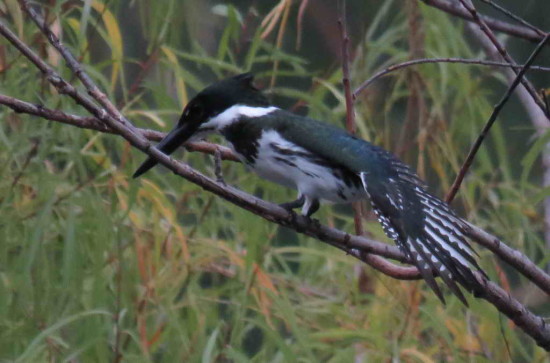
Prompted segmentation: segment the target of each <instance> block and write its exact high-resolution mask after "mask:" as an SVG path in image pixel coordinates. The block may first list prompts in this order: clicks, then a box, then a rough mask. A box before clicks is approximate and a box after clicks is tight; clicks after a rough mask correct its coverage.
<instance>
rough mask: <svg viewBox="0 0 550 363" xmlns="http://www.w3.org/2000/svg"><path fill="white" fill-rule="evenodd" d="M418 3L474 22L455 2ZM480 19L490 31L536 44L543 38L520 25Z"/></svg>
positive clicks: (484, 18)
mask: <svg viewBox="0 0 550 363" xmlns="http://www.w3.org/2000/svg"><path fill="white" fill-rule="evenodd" d="M418 1H421V2H423V3H424V4H426V5H428V6H431V7H434V8H437V9H439V10H442V11H444V12H446V13H449V14H451V15H454V16H457V17H459V18H462V19H464V20H467V21H471V22H474V18H473V17H472V14H471V13H469V12H468V11H467V10H465V9H464V8H463V7H462V6H460V5H459V4H458V3H457V2H456V1H446V0H418ZM481 18H482V19H483V21H485V23H487V25H488V26H489V27H490V28H491V29H493V30H496V31H499V32H502V33H506V34H509V35H512V36H514V37H517V38H522V39H526V40H529V41H531V42H536V43H538V42H540V41H541V40H542V38H543V36H542V35H541V34H539V33H538V32H536V31H534V30H532V29H530V28H528V27H525V26H522V25H514V24H510V23H508V22H505V21H501V20H496V19H493V18H490V17H488V16H481Z"/></svg>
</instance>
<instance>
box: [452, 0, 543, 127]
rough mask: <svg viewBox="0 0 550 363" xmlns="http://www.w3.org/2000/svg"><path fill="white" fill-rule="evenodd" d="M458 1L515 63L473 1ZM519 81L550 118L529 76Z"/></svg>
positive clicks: (502, 51) (506, 59) (504, 57)
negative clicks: (528, 78)
mask: <svg viewBox="0 0 550 363" xmlns="http://www.w3.org/2000/svg"><path fill="white" fill-rule="evenodd" d="M458 1H460V3H461V4H462V6H463V7H464V8H465V9H466V10H468V12H470V14H471V15H472V18H473V19H474V22H476V23H477V24H478V25H479V27H480V28H481V30H482V31H483V33H485V36H486V37H487V38H488V39H489V40H490V41H491V43H493V45H494V47H495V48H496V49H497V50H498V52H499V53H500V55H501V56H502V58H503V59H504V60H505V61H506V62H508V63H510V64H515V63H516V62H515V61H514V60H513V59H512V57H511V56H510V54H508V51H507V50H506V48H504V47H503V46H502V44H500V42H499V41H498V39H497V38H496V36H495V34H494V33H493V31H492V30H491V28H489V26H488V25H487V23H486V22H485V20H484V19H483V18H482V17H480V16H479V14H478V12H477V9H476V8H475V6H474V4H473V3H472V1H471V0H458ZM545 43H546V42H543V41H541V43H539V44H543V46H544V44H545ZM512 70H513V71H514V73H515V74H516V76H517V75H519V72H520V71H518V70H517V69H515V68H512ZM524 73H525V72H524ZM519 81H520V82H521V84H522V85H523V86H524V87H525V89H526V90H527V92H529V94H530V95H531V97H533V101H535V103H536V104H537V106H539V108H540V109H541V110H542V112H544V114H545V115H546V117H547V118H549V119H550V114H549V113H548V110H546V107H544V103H543V102H542V100H541V99H540V97H539V95H538V94H537V91H536V90H535V88H534V87H533V85H532V84H531V82H529V80H527V78H524V77H523V75H522V76H521V77H520V79H519Z"/></svg>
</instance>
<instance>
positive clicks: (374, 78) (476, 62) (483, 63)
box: [353, 58, 550, 101]
mask: <svg viewBox="0 0 550 363" xmlns="http://www.w3.org/2000/svg"><path fill="white" fill-rule="evenodd" d="M431 63H459V64H468V65H476V66H490V67H505V68H516V69H521V68H523V66H522V65H519V64H509V63H503V62H494V61H487V60H481V59H464V58H423V59H413V60H410V61H406V62H403V63H397V64H392V65H391V66H389V67H386V68H384V69H382V70H380V71H378V72H376V73H375V74H374V75H373V76H372V77H370V78H369V79H367V80H366V81H365V82H363V83H361V84H360V85H359V87H357V88H356V89H355V91H353V100H354V101H355V100H357V96H359V94H360V93H361V92H363V91H364V90H365V89H366V88H367V87H368V86H370V85H371V84H373V83H374V82H375V81H377V80H378V79H380V78H382V77H384V76H385V75H387V74H389V73H392V72H395V71H397V70H399V69H402V68H407V67H412V66H416V65H419V64H431ZM530 69H531V70H534V71H543V72H550V67H541V66H531V68H530Z"/></svg>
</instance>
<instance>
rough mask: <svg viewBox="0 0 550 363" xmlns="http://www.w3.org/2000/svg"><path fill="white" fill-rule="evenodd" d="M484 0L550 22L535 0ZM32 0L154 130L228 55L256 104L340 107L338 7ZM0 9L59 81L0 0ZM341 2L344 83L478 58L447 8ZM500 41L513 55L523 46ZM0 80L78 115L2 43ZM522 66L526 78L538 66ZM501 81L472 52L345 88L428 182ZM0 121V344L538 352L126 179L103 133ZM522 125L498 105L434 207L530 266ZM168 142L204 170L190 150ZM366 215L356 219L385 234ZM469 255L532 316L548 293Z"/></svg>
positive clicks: (455, 312)
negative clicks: (450, 199) (457, 181)
mask: <svg viewBox="0 0 550 363" xmlns="http://www.w3.org/2000/svg"><path fill="white" fill-rule="evenodd" d="M304 3H306V5H307V6H306V5H304ZM411 4H412V5H411ZM415 4H416V5H415ZM502 4H503V5H506V6H511V8H512V9H513V10H514V11H516V13H517V14H519V15H521V16H523V17H525V18H527V19H529V20H530V21H532V22H533V23H536V24H537V25H538V26H539V27H541V28H543V29H544V27H546V28H548V27H549V25H550V23H549V22H550V21H549V20H548V18H547V17H546V18H544V17H542V15H541V14H544V12H545V11H546V13H548V11H550V4H546V2H544V1H541V0H531V1H526V2H522V4H521V5H520V4H517V3H516V2H514V1H512V0H510V1H503V2H502ZM42 5H43V6H45V7H46V8H47V9H48V12H49V15H50V18H49V19H50V20H51V21H52V22H53V23H52V25H51V26H52V28H53V29H54V31H56V32H57V33H58V34H60V35H61V36H62V38H63V40H64V42H65V44H66V45H67V46H69V47H70V48H71V49H72V50H73V51H74V53H75V54H78V55H80V57H81V61H82V62H83V64H84V65H86V71H87V72H89V74H90V75H92V76H93V77H94V79H95V80H96V81H97V82H98V83H99V84H100V86H101V87H102V88H103V90H104V91H106V92H107V93H108V94H109V96H110V98H111V99H112V100H116V102H117V104H118V106H119V107H120V109H121V110H122V111H123V112H124V114H125V115H126V116H127V117H128V118H130V119H131V120H132V121H133V122H134V123H136V124H137V125H139V126H141V127H145V128H153V129H159V130H163V131H168V130H169V129H170V128H171V127H172V125H173V123H174V122H175V121H176V119H177V118H178V116H179V113H180V112H181V109H182V108H183V106H184V105H185V104H186V103H187V101H188V100H189V99H190V98H191V97H192V96H193V95H194V94H195V93H196V92H197V91H199V90H200V89H202V88H203V87H204V86H206V85H208V84H209V83H211V82H212V81H214V80H217V79H220V78H222V77H225V76H229V75H233V74H235V73H237V72H243V71H248V70H251V71H254V72H255V73H256V74H257V83H258V84H259V85H261V86H262V87H263V88H265V89H266V92H267V93H268V94H269V95H270V97H271V99H272V100H273V102H274V103H276V104H278V105H280V106H282V107H285V108H290V109H293V110H294V111H295V112H297V113H301V114H308V115H310V116H312V117H315V118H318V119H322V120H325V121H327V122H331V123H335V124H339V125H343V124H344V123H343V119H344V116H345V103H344V97H343V91H342V87H341V78H342V73H341V57H340V35H339V32H338V28H337V18H336V14H337V12H336V2H330V1H321V0H317V1H309V2H305V1H302V2H299V1H295V2H292V1H285V0H283V1H280V2H277V1H256V2H254V1H252V2H250V1H244V0H243V1H228V2H224V3H217V2H214V1H193V0H186V1H175V0H166V1H156V2H152V1H143V0H135V1H124V0H119V1H117V0H112V1H106V2H102V1H97V0H94V1H84V2H83V3H80V2H73V1H44V2H42ZM302 7H303V9H305V10H304V12H303V13H301V12H300V9H301V8H302ZM514 7H515V9H514ZM545 8H546V9H545ZM483 9H484V10H485V9H486V8H483ZM488 12H489V13H491V12H490V11H488ZM0 14H2V19H1V20H2V22H5V23H7V24H8V25H9V26H10V28H11V29H13V30H14V31H15V32H16V33H17V34H18V35H19V36H20V37H21V38H22V39H24V40H25V41H26V42H27V43H29V44H31V45H32V47H33V48H34V49H35V50H37V51H40V53H41V55H42V56H43V57H44V59H47V61H48V62H49V63H50V64H52V65H54V66H56V68H57V69H58V71H59V72H60V73H61V74H63V75H64V76H65V78H66V79H69V80H70V79H73V78H72V76H71V74H70V73H69V71H68V70H67V69H66V68H65V67H64V64H63V61H62V60H61V59H60V58H59V56H58V55H57V54H56V53H55V52H54V51H53V50H52V48H51V47H50V45H49V44H48V43H47V41H46V39H45V38H44V37H43V36H42V35H41V34H40V33H39V31H38V30H37V28H36V27H35V26H34V25H33V24H31V22H30V21H28V20H27V19H26V18H25V16H24V15H23V13H22V12H21V10H20V9H19V7H18V5H17V2H16V1H14V0H6V1H4V2H2V3H0ZM348 14H349V19H348V21H349V33H350V36H351V41H352V53H353V64H352V84H353V85H355V86H357V85H359V83H360V82H362V81H363V80H365V79H367V78H368V77H369V76H371V75H372V74H374V73H375V71H376V70H378V69H380V68H383V67H385V66H387V65H390V64H393V63H396V62H399V61H404V60H407V59H411V58H416V57H464V58H484V54H483V52H482V51H481V50H480V49H479V48H478V46H477V44H476V43H475V41H474V40H473V39H472V38H471V37H470V36H469V35H468V34H467V33H466V32H465V31H464V29H463V27H464V23H462V22H461V21H459V20H457V19H455V18H452V17H450V16H449V15H447V14H444V13H442V12H441V11H438V10H436V9H433V8H430V7H427V6H424V5H422V4H420V3H418V4H417V3H413V2H403V1H391V0H390V1H377V0H369V1H349V4H348ZM502 39H503V40H506V41H507V44H508V45H509V50H510V51H511V53H512V54H513V55H514V56H515V57H516V58H517V59H518V60H522V59H524V58H525V57H526V56H527V54H528V53H529V52H530V51H531V49H532V47H533V46H534V45H533V44H531V43H527V42H525V41H520V40H517V39H505V37H502ZM549 57H550V52H549V51H548V50H545V51H544V52H543V53H542V55H541V56H540V57H539V60H538V62H537V63H539V64H543V65H544V63H546V64H545V65H546V66H550V63H549V62H548V60H549V59H550V58H549ZM0 77H1V78H0V93H2V94H9V95H10V96H13V97H17V98H20V99H24V100H27V101H30V102H34V103H37V104H42V105H44V106H47V107H50V108H58V109H62V110H65V111H68V112H72V113H80V114H84V113H83V110H82V109H81V108H80V107H79V106H78V105H75V104H74V103H73V102H72V101H70V100H69V99H68V98H66V97H63V96H60V95H58V94H57V93H56V92H55V91H54V90H53V89H52V88H51V87H50V86H49V85H48V84H47V82H46V81H45V80H44V79H42V77H41V76H40V74H39V73H38V71H37V70H36V69H35V68H34V67H33V66H32V65H31V64H29V63H28V62H26V61H25V60H23V58H22V57H21V56H20V55H19V54H18V52H17V51H15V50H14V49H13V47H11V46H10V45H8V44H7V43H6V42H5V41H4V40H0ZM531 78H532V79H533V80H534V81H535V84H536V86H538V87H544V86H545V85H546V84H548V80H549V77H548V75H547V74H544V73H537V74H536V76H535V75H534V74H533V76H532V77H531ZM505 88H506V87H505V82H504V79H503V78H502V76H501V73H499V71H498V70H495V69H491V68H486V67H472V66H466V65H456V64H437V65H433V64H432V65H423V66H417V67H415V68H409V69H408V70H404V71H400V72H396V73H393V74H392V75H391V76H389V77H386V78H384V79H383V80H381V81H379V82H377V83H375V84H374V85H373V86H372V87H370V88H368V89H367V91H366V92H365V93H363V94H362V95H361V98H360V99H359V101H358V102H357V107H356V110H357V127H358V133H359V134H360V136H361V137H363V138H365V139H367V140H371V141H372V142H374V143H376V144H379V145H382V146H384V147H385V148H387V149H390V150H393V151H394V152H395V153H397V154H398V155H400V157H401V158H402V159H404V160H405V161H406V162H408V163H410V164H411V165H413V166H415V168H416V169H417V171H418V173H419V174H420V175H421V176H422V177H423V178H426V179H427V180H428V182H429V184H430V186H431V187H432V189H431V190H432V192H434V193H435V194H436V195H440V196H442V195H444V194H445V193H446V191H447V190H448V189H449V187H450V184H451V183H452V181H453V179H454V177H455V175H456V173H457V171H458V169H459V168H460V165H461V163H462V162H463V160H464V158H465V155H466V152H467V150H468V148H469V146H470V144H471V143H472V141H473V140H474V139H475V137H476V136H477V134H478V133H479V131H480V129H481V128H482V126H483V124H484V122H485V121H486V119H487V118H488V116H489V114H490V113H491V110H492V105H493V103H494V102H495V100H497V99H498V97H500V95H501V94H502V93H503V92H504V90H505ZM0 119H1V120H2V122H1V123H0V145H1V146H2V147H1V148H0V216H1V218H0V360H6V361H11V360H15V361H20V362H31V361H32V362H36V361H56V362H57V361H75V362H77V361H105V360H113V361H120V360H122V361H154V362H172V361H202V362H213V361H254V362H268V361H269V362H272V361H273V362H292V361H311V362H316V361H330V362H342V361H352V360H356V361H389V360H394V361H405V362H416V361H421V362H432V361H433V362H435V361H450V360H454V361H466V360H468V361H481V362H482V361H525V362H534V361H538V362H542V361H548V357H547V355H546V354H545V353H544V352H543V351H542V350H541V349H540V348H537V347H536V345H535V344H534V343H533V342H532V341H531V340H530V339H529V338H527V337H525V336H524V335H523V334H522V333H521V332H519V331H518V330H517V329H515V328H514V326H513V324H511V323H509V322H508V321H507V320H506V318H503V317H500V316H499V314H498V312H497V311H496V310H495V309H494V308H493V307H492V306H490V305H489V304H487V303H486V302H484V301H477V300H475V299H473V298H472V299H470V302H471V309H470V310H467V309H466V308H464V307H463V306H462V305H461V304H460V302H459V301H458V300H456V299H454V298H453V297H450V296H449V298H448V304H447V306H446V307H445V306H443V305H441V303H440V302H439V301H438V300H437V298H436V297H435V295H433V293H432V292H431V291H429V290H428V289H426V287H425V284H424V283H423V282H409V281H397V280H393V279H390V278H388V277H386V276H383V275H381V274H379V273H377V272H375V271H373V270H372V269H369V268H368V267H365V266H364V265H361V264H358V262H357V261H356V260H354V259H353V258H351V257H349V256H345V255H344V254H343V253H341V252H339V251H337V250H335V249H334V248H331V247H329V246H326V245H324V244H322V243H320V242H319V241H316V240H313V239H310V238H306V237H304V236H301V235H297V234H296V233H295V232H292V231H289V230H286V229H282V228H279V227H277V226H274V225H272V224H270V223H267V222H265V221H263V220H261V219H259V218H257V217H256V216H254V215H252V214H250V213H248V212H246V211H243V210H242V209H239V208H237V207H235V206H233V205H231V204H229V203H227V202H225V201H222V200H220V199H219V198H216V197H214V196H212V195H210V194H208V193H206V192H204V191H202V190H200V189H199V188H198V187H197V186H195V185H193V184H190V183H188V182H186V181H185V180H183V179H181V178H178V177H176V176H174V175H172V174H171V173H167V172H165V170H163V169H162V168H158V169H157V170H155V171H153V172H151V173H149V174H147V175H146V176H145V177H142V178H141V179H139V180H131V179H130V177H129V176H130V175H131V174H132V173H133V171H134V170H135V168H136V167H137V166H138V164H139V163H141V162H142V161H143V159H144V156H143V155H141V154H139V153H138V152H137V151H135V150H131V148H130V147H129V145H128V144H127V143H124V142H122V141H121V140H120V139H119V138H114V137H112V136H109V135H106V134H101V133H97V132H94V131H90V130H82V129H78V128H74V127H70V126H67V125H62V124H59V123H54V122H46V121H44V120H42V119H39V118H33V117H30V116H28V115H21V114H17V113H14V112H12V111H11V110H9V109H7V108H4V107H2V108H0ZM533 134H534V130H533V127H532V126H531V123H530V122H529V121H528V120H527V116H526V115H525V112H524V110H523V109H522V108H521V106H520V105H519V103H517V101H516V100H513V101H512V102H510V103H509V104H508V105H507V106H506V109H505V112H504V113H503V115H502V117H501V119H499V121H498V122H497V124H496V125H495V127H494V128H493V129H492V131H491V136H490V138H489V139H488V140H487V142H486V143H485V144H484V146H483V147H482V149H481V152H480V154H479V156H478V157H477V159H476V162H475V164H474V167H473V169H472V172H471V173H470V174H469V176H468V178H467V180H466V182H465V183H464V185H463V187H462V189H461V191H460V193H459V197H458V198H457V199H456V201H455V202H454V204H453V206H454V207H455V208H456V209H457V210H458V211H459V212H460V214H461V215H462V216H463V217H465V218H466V219H468V220H469V221H471V222H472V223H474V224H477V225H479V226H481V227H483V228H485V229H487V230H488V231H491V232H493V233H496V234H497V235H498V236H499V237H501V238H502V239H503V240H504V241H507V243H509V244H510V245H511V246H512V247H514V248H517V249H519V250H521V251H523V252H524V253H525V254H526V255H527V256H528V257H530V258H531V259H532V260H534V261H536V262H537V263H538V264H539V265H541V266H544V265H545V264H548V263H550V255H549V254H548V252H547V250H545V247H544V246H545V242H544V239H543V222H544V220H543V215H542V213H541V207H540V202H541V201H542V200H543V198H544V197H545V196H547V195H548V190H546V189H542V188H541V187H540V185H541V177H542V170H541V168H540V166H539V165H540V162H539V160H538V157H539V154H540V152H541V150H542V147H541V145H540V143H536V142H534V139H533V138H532V136H533ZM180 156H182V157H183V158H184V160H186V161H187V162H189V163H190V164H191V165H193V166H195V167H197V168H199V169H200V170H203V171H205V172H206V173H209V174H213V161H212V158H211V157H210V156H206V155H203V154H199V153H185V154H180ZM223 172H224V176H225V179H226V181H227V182H229V183H230V184H232V185H235V186H238V187H239V188H242V189H244V190H246V191H248V192H250V193H253V194H255V195H258V196H261V197H262V198H264V199H266V200H270V201H276V202H285V201H288V200H290V199H292V198H293V197H294V192H293V191H290V190H285V189H282V188H281V187H278V186H276V185H273V184H270V183H268V182H264V181H262V180H260V179H258V178H257V177H256V176H254V175H252V174H250V173H247V172H246V171H245V170H244V168H243V167H242V166H241V165H239V164H236V163H224V170H223ZM318 218H319V219H320V220H321V221H322V222H324V223H327V224H329V225H332V226H337V227H339V228H342V229H345V230H347V231H350V232H351V231H353V216H352V213H351V208H349V207H347V206H334V207H330V206H325V207H323V208H322V209H321V211H320V212H319V214H318ZM366 218H367V221H366V223H365V226H366V229H367V231H368V233H369V234H371V235H372V236H373V237H374V238H376V239H383V240H386V239H385V237H384V236H383V233H382V230H381V228H380V227H379V226H378V224H377V222H376V221H375V220H374V218H372V215H370V214H367V216H366ZM478 251H479V253H480V255H481V257H480V260H481V264H482V266H483V267H484V268H485V270H486V271H487V272H488V274H489V275H490V276H491V279H492V280H493V281H496V282H498V283H499V284H501V285H502V286H503V287H505V288H507V289H509V291H510V293H511V294H513V295H515V296H516V297H518V298H520V300H521V301H522V302H524V303H525V304H527V306H528V307H529V308H530V309H532V310H534V311H535V312H537V313H538V314H541V315H548V314H549V313H550V304H548V297H546V296H544V295H542V293H540V292H539V290H537V289H536V288H534V287H532V286H531V285H530V284H529V283H527V282H525V281H524V280H522V279H519V278H518V276H516V275H515V274H514V273H513V272H512V271H508V270H507V269H506V266H505V265H504V264H500V263H499V262H498V261H497V260H496V259H495V258H494V257H493V256H492V255H491V253H490V252H488V251H485V250H482V249H478Z"/></svg>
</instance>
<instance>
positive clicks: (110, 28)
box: [92, 0, 123, 91]
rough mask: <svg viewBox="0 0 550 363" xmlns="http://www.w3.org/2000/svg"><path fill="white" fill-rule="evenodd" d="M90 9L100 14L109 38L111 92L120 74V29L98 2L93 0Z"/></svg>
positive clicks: (109, 13)
mask: <svg viewBox="0 0 550 363" xmlns="http://www.w3.org/2000/svg"><path fill="white" fill-rule="evenodd" d="M92 7H93V8H94V9H95V11H97V12H98V13H99V14H101V19H102V20H103V24H105V29H106V30H107V35H108V36H109V39H108V42H107V43H108V44H109V46H110V47H111V54H112V60H113V66H112V71H111V91H112V90H114V89H115V85H116V81H117V79H118V73H119V72H120V69H121V65H122V54H123V48H122V36H121V35H120V29H119V27H118V23H117V22H116V19H115V17H114V16H113V13H112V12H111V11H109V9H107V7H106V6H105V5H104V4H103V3H102V2H100V1H98V0H94V2H93V3H92Z"/></svg>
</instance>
